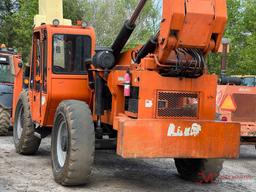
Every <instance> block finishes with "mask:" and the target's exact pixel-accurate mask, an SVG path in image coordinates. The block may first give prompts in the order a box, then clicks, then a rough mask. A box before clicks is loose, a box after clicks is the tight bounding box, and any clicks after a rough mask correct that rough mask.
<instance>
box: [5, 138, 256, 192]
mask: <svg viewBox="0 0 256 192" xmlns="http://www.w3.org/2000/svg"><path fill="white" fill-rule="evenodd" d="M255 173H256V150H255V148H254V146H242V147H241V157H240V159H237V160H227V161H225V164H224V169H223V171H222V173H221V176H220V178H219V179H218V181H216V182H215V183H213V184H204V185H201V184H199V183H192V182H188V181H184V180H182V179H180V178H179V176H178V175H177V172H176V168H175V165H174V161H173V160H172V159H154V160H152V159H151V160H143V159H129V160H126V159H122V158H120V157H118V156H117V155H115V153H114V152H113V151H97V152H96V159H95V165H94V167H93V175H92V177H91V182H90V184H89V185H87V186H83V187H73V188H64V187H62V186H60V185H58V184H56V183H55V182H54V180H53V177H52V172H51V161H50V139H49V138H47V139H45V140H44V141H43V142H42V144H41V147H40V150H39V152H38V153H37V155H36V156H21V155H18V154H16V153H15V150H14V145H13V141H12V137H0V192H6V191H8V192H9V191H11V192H12V191H13V192H17V191H18V192H48V191H49V192H70V191H75V192H76V191H82V192H83V191H96V192H98V191H102V192H103V191H104V192H106V191H111V192H117V191H122V192H126V191H143V192H144V191H161V192H162V191H191V192H192V191H205V192H206V191H218V192H219V191H225V192H228V191H241V192H249V191H256V174H255Z"/></svg>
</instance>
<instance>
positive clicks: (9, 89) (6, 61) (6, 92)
mask: <svg viewBox="0 0 256 192" xmlns="http://www.w3.org/2000/svg"><path fill="white" fill-rule="evenodd" d="M20 61H21V58H20V56H19V55H18V54H17V52H16V51H15V50H14V49H13V48H6V47H5V45H1V48H0V136H5V135H7V134H8V131H9V128H10V125H11V121H10V119H11V112H12V98H13V86H14V76H15V66H14V65H15V63H17V65H18V63H19V62H20Z"/></svg>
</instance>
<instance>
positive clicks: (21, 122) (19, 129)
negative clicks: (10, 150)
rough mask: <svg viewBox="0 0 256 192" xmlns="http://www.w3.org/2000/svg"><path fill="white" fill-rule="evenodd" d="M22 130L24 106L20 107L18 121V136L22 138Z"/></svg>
mask: <svg viewBox="0 0 256 192" xmlns="http://www.w3.org/2000/svg"><path fill="white" fill-rule="evenodd" d="M22 132H23V107H21V108H20V110H19V115H18V122H17V137H18V139H20V138H21V135H22Z"/></svg>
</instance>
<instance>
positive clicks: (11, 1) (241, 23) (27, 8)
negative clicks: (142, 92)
mask: <svg viewBox="0 0 256 192" xmlns="http://www.w3.org/2000/svg"><path fill="white" fill-rule="evenodd" d="M63 1H64V16H65V18H69V19H72V21H73V22H74V23H75V21H76V20H85V21H88V22H89V23H90V25H92V26H94V27H95V30H96V33H97V44H98V45H102V46H108V45H110V44H111V43H112V42H113V39H114V38H115V37H116V35H117V33H118V32H119V30H120V28H121V26H122V24H123V22H124V21H125V20H126V19H127V18H128V17H129V16H130V15H131V13H132V11H133V10H134V7H135V6H136V4H137V2H138V0H115V1H113V0H72V1H70V0H63ZM227 1H228V9H229V22H228V26H227V29H226V33H225V37H227V38H229V39H230V40H231V47H230V53H229V59H228V60H229V69H228V73H229V74H255V75H256V57H255V52H256V22H255V18H256V0H227ZM160 7H161V1H159V0H150V1H149V3H147V6H146V7H145V9H144V11H143V13H142V15H141V16H140V18H139V22H138V24H137V25H138V27H137V29H136V31H135V33H134V34H133V36H132V38H131V40H130V41H129V44H128V47H134V46H136V45H137V44H141V43H144V42H145V41H146V40H147V39H148V38H149V37H150V36H151V35H153V34H154V32H155V31H156V30H157V28H158V24H159V22H160V16H161V9H160ZM37 13H38V0H1V1H0V43H5V44H7V45H8V46H9V47H15V48H18V49H19V51H21V52H22V55H23V58H24V60H25V61H27V58H28V55H29V53H30V46H31V34H32V28H33V17H34V15H35V14H37ZM208 64H209V69H210V71H211V72H215V73H219V68H220V67H219V65H220V55H219V54H211V55H210V56H209V58H208Z"/></svg>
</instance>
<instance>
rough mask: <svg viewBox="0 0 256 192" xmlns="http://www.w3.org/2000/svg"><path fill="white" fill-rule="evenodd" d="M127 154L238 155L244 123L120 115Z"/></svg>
mask: <svg viewBox="0 0 256 192" xmlns="http://www.w3.org/2000/svg"><path fill="white" fill-rule="evenodd" d="M116 121H117V122H116V123H115V125H116V126H118V128H117V129H118V144H117V153H118V154H119V155H121V156H122V157H124V158H154V157H156V158H161V157H163V158H165V157H170V158H171V157H172V158H237V157H238V155H239V145H240V125H239V124H235V123H223V122H214V121H179V120H156V119H144V120H142V119H139V120H133V119H128V118H120V117H119V118H117V119H116Z"/></svg>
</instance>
